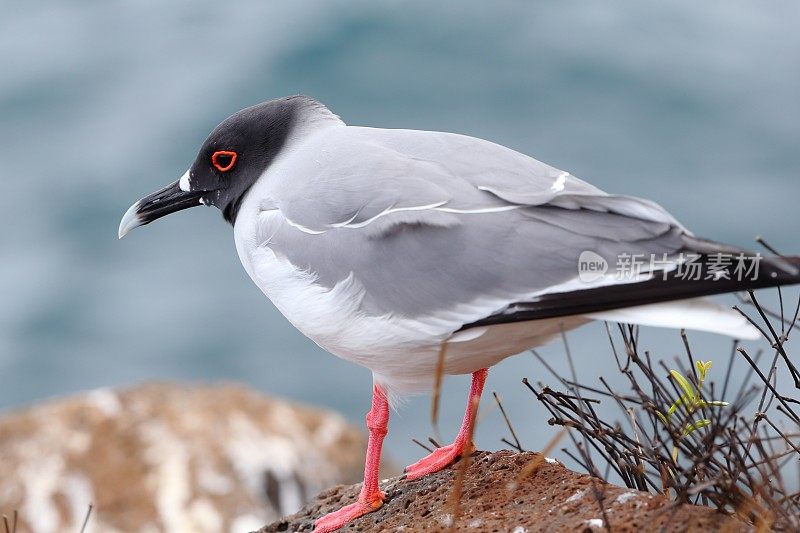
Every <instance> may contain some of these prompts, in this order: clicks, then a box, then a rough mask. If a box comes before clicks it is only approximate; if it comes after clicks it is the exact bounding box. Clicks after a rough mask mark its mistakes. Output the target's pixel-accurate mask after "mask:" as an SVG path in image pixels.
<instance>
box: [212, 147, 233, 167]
mask: <svg viewBox="0 0 800 533" xmlns="http://www.w3.org/2000/svg"><path fill="white" fill-rule="evenodd" d="M238 156H239V154H237V153H236V152H231V151H228V150H220V151H218V152H214V155H212V156H211V164H212V165H214V168H216V169H217V170H219V171H220V172H228V171H229V170H230V169H232V168H233V165H234V164H236V158H237V157H238Z"/></svg>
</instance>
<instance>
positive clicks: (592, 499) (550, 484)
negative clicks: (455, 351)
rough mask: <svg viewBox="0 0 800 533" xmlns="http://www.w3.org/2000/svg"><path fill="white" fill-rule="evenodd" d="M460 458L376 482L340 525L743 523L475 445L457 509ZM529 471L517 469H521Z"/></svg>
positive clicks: (529, 528) (303, 527)
mask: <svg viewBox="0 0 800 533" xmlns="http://www.w3.org/2000/svg"><path fill="white" fill-rule="evenodd" d="M461 466H462V463H460V462H459V463H456V464H455V465H453V466H451V467H450V468H448V469H445V470H443V471H441V472H439V473H437V474H433V475H430V476H427V477H425V478H423V479H419V480H416V481H412V482H407V481H403V480H401V478H392V479H389V480H386V481H385V482H383V483H382V484H381V487H382V488H383V490H385V491H386V495H387V500H386V503H385V504H384V505H383V507H381V508H380V509H379V510H377V511H375V512H374V513H371V514H368V515H366V516H363V517H361V518H359V519H358V520H355V521H353V522H352V523H350V524H348V525H347V526H345V527H343V528H342V529H341V530H340V531H341V532H342V533H348V532H355V531H358V532H368V531H481V532H484V531H485V532H498V533H499V532H511V533H523V532H530V533H532V532H534V531H583V532H591V531H604V530H605V531H614V532H635V531H668V532H673V531H726V532H735V531H748V527H747V526H746V525H744V524H743V523H741V522H739V521H737V520H736V519H734V518H731V517H729V516H726V515H723V514H721V513H718V512H715V511H714V510H712V509H709V508H706V507H699V506H694V505H676V504H674V503H673V502H672V501H670V500H669V499H668V498H666V497H664V496H660V495H653V494H648V493H645V492H638V491H634V490H630V489H625V488H622V487H617V486H614V485H610V484H607V483H603V482H602V481H599V480H597V479H594V478H591V477H590V476H587V475H583V474H578V473H575V472H572V471H571V470H568V469H567V468H565V467H564V466H563V465H561V464H560V463H558V462H557V461H554V460H552V459H545V458H544V457H542V456H541V455H539V454H535V453H512V452H509V451H499V452H495V453H489V452H476V453H475V454H473V456H472V457H471V459H470V462H469V465H468V469H467V471H466V473H465V474H463V476H464V477H463V484H462V487H463V490H462V495H461V498H460V503H459V505H458V509H457V510H456V509H455V506H454V504H453V498H452V497H451V494H452V492H453V487H454V485H456V484H457V477H458V476H459V475H461V474H460V473H459V469H460V468H461ZM526 468H527V472H530V474H529V475H527V476H524V475H521V473H522V472H524V471H526ZM358 490H359V485H349V486H337V487H334V488H331V489H329V490H326V491H324V492H322V493H321V494H320V495H319V496H317V498H316V500H314V501H312V502H311V503H310V504H308V505H307V506H306V507H305V508H303V510H301V511H300V512H298V513H297V514H294V515H292V516H288V517H286V518H284V519H283V520H280V521H278V522H274V523H272V524H270V525H267V526H266V527H264V528H262V529H261V530H260V531H259V533H272V532H278V531H281V532H283V531H311V530H312V529H313V524H314V520H315V519H316V518H318V517H320V516H322V515H324V514H325V513H328V512H330V511H334V510H336V509H338V508H339V507H341V506H342V505H345V504H348V503H351V502H353V501H354V500H355V499H356V496H357V495H358Z"/></svg>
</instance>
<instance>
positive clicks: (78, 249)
mask: <svg viewBox="0 0 800 533" xmlns="http://www.w3.org/2000/svg"><path fill="white" fill-rule="evenodd" d="M798 20H800V5H798V4H797V3H796V2H791V1H788V0H785V1H775V2H770V3H768V4H764V3H753V2H744V1H731V2H725V3H713V4H712V3H702V2H690V1H688V0H679V1H676V2H670V3H663V2H656V1H653V0H647V1H642V0H637V1H611V2H604V3H602V4H598V3H591V4H589V3H586V2H577V1H561V2H552V1H548V2H535V3H533V2H493V3H491V4H490V5H489V4H485V3H482V2H455V1H451V2H442V3H436V4H435V5H433V3H430V2H421V1H415V2H383V3H374V2H367V1H360V2H343V1H338V2H337V1H329V2H323V1H317V2H311V1H294V2H281V3H278V2H269V3H268V2H255V1H251V2H233V3H229V4H225V6H222V5H221V4H219V3H215V2H210V1H207V0H203V1H194V2H188V1H182V2H173V3H170V4H168V5H167V4H164V3H163V2H155V1H152V0H148V1H128V2H113V1H105V2H99V1H94V2H77V1H60V2H53V1H41V2H27V3H25V5H14V6H6V7H5V9H4V17H3V21H2V22H0V50H2V51H3V53H2V54H1V55H0V67H1V68H0V72H2V76H0V162H1V163H2V164H1V165H0V179H2V186H3V199H4V201H3V205H2V209H0V223H1V225H2V227H3V230H2V234H1V235H2V236H1V237H0V294H2V305H0V408H4V409H5V408H10V407H13V406H19V405H23V404H26V403H30V402H33V401H36V400H38V399H41V398H44V397H49V396H54V395H61V394H65V393H69V392H72V391H77V390H81V389H86V388H93V387H102V386H111V385H119V384H126V383H133V382H137V381H140V380H144V379H181V380H218V379H232V380H242V381H246V382H248V383H249V384H251V385H253V386H255V387H257V388H259V389H260V390H263V391H266V392H271V393H275V394H280V395H284V396H289V397H292V398H295V399H298V400H301V401H305V402H309V403H316V404H320V405H327V406H330V407H332V408H335V409H338V410H341V411H342V412H343V413H345V414H346V416H347V417H348V418H350V419H351V420H353V421H354V422H360V420H361V418H362V414H363V412H364V411H365V410H366V408H367V407H368V398H369V393H370V386H369V384H370V377H369V373H368V371H366V370H364V369H361V368H358V367H354V366H352V365H350V364H348V363H345V362H342V361H339V360H338V359H336V358H334V357H332V356H330V355H328V354H326V353H324V352H323V351H322V350H321V349H319V348H318V347H316V346H315V345H314V344H313V343H312V342H311V341H309V340H307V339H305V338H304V337H303V336H302V335H300V334H299V333H298V332H296V331H295V330H294V329H293V328H292V327H291V326H290V324H289V323H288V322H286V320H284V319H283V318H282V317H281V316H280V314H279V313H278V312H277V311H276V310H275V309H274V308H273V307H272V306H271V305H270V303H269V302H268V301H267V300H266V299H265V298H264V297H263V296H262V295H261V293H260V292H259V291H258V290H257V289H256V288H255V287H254V286H252V284H251V282H250V281H249V279H247V276H246V274H245V273H244V271H243V269H242V268H241V266H240V265H239V262H238V258H237V256H236V253H235V250H234V247H233V240H232V236H231V229H230V227H229V226H227V225H226V224H225V223H224V222H223V221H222V219H221V217H220V215H219V213H218V212H217V211H216V210H209V209H193V210H190V211H187V212H183V213H181V214H179V215H174V216H171V217H168V218H167V219H164V220H161V221H159V222H158V223H155V224H153V225H151V226H148V227H147V228H144V229H141V230H138V231H135V232H133V233H132V234H131V235H130V236H129V237H127V238H126V239H125V240H124V241H122V242H118V241H117V238H116V229H117V224H118V222H119V218H120V216H121V215H122V213H123V212H124V211H125V209H126V208H127V207H128V206H129V205H130V204H131V203H132V202H133V201H135V200H136V199H138V198H139V197H141V196H143V195H144V194H146V193H149V192H151V191H152V190H154V189H156V188H158V187H160V186H161V185H163V184H166V183H168V182H170V181H173V180H175V179H177V178H178V177H179V176H180V174H182V173H183V171H184V170H185V168H186V167H187V165H188V164H189V163H190V162H191V161H192V160H193V159H194V156H195V150H196V149H197V147H198V146H199V144H200V143H201V142H202V140H203V139H204V138H205V136H206V135H207V134H208V132H209V131H210V129H211V128H213V126H215V125H216V124H217V123H218V122H219V121H221V120H222V119H223V118H225V117H226V116H227V115H229V114H230V113H232V112H234V111H236V110H238V109H239V108H241V107H244V106H247V105H251V104H254V103H258V102H259V101H262V100H266V99H270V98H274V97H278V96H282V95H286V94H293V93H306V94H309V95H312V96H315V97H316V98H318V99H320V100H321V101H323V102H324V103H326V104H327V105H328V106H329V107H330V108H331V109H332V110H333V111H334V112H336V113H338V114H339V115H340V116H341V117H342V118H343V119H344V120H345V121H346V122H348V123H351V124H364V125H372V126H379V127H404V128H415V129H436V130H447V131H456V132H460V133H466V134H470V135H475V136H479V137H483V138H487V139H490V140H493V141H496V142H499V143H501V144H505V145H508V146H510V147H512V148H515V149H517V150H520V151H522V152H525V153H528V154H530V155H532V156H534V157H536V158H538V159H541V160H543V161H546V162H548V163H550V164H553V165H555V166H557V167H559V168H563V169H565V170H568V171H570V172H571V173H573V174H575V175H577V176H580V177H582V178H585V179H587V180H589V181H590V182H592V183H594V184H595V185H597V186H599V187H601V188H604V189H606V190H608V191H610V192H624V193H628V194H635V195H640V196H646V197H649V198H652V199H653V200H656V201H657V202H659V203H661V204H662V205H664V206H665V207H666V208H667V209H669V210H670V211H671V212H672V213H673V214H674V215H675V216H676V217H677V218H678V219H679V220H681V221H682V222H684V223H685V224H686V225H687V226H688V227H689V228H691V229H693V230H694V231H695V232H696V233H697V234H700V235H706V236H709V237H713V238H715V239H718V240H723V241H727V242H730V243H733V244H737V245H742V246H750V247H752V238H753V236H755V235H756V234H763V235H765V236H766V237H767V238H768V240H769V241H770V242H771V243H772V244H773V245H775V246H776V247H777V248H778V249H780V250H784V251H787V252H795V253H798V252H800V239H799V238H798V232H797V230H798V222H800V214H798V208H797V201H798V197H799V196H800V195H798V193H800V98H798V95H800V33H798V32H797V31H796V30H797V21H798ZM788 294H789V295H790V298H788V299H791V297H796V295H797V291H796V290H794V291H788ZM764 298H766V299H768V300H771V301H772V300H774V297H773V296H772V293H769V294H765V296H764ZM725 301H728V302H733V299H732V298H728V299H727V300H725ZM642 335H643V342H644V343H646V345H647V346H648V347H650V348H651V349H652V350H653V352H654V353H655V354H656V355H659V356H662V357H672V356H673V355H674V354H678V353H680V350H681V347H680V339H679V338H678V335H677V333H675V332H669V331H661V330H654V329H648V330H645V331H643V334H642ZM690 337H691V339H692V340H693V342H694V344H695V347H696V350H697V351H698V352H699V353H701V354H703V357H704V358H713V359H714V360H715V361H720V363H722V362H724V361H726V360H727V356H728V352H729V349H730V341H729V340H728V339H725V338H722V337H717V336H713V335H707V334H702V335H701V334H691V336H690ZM570 343H571V347H572V351H573V353H574V354H575V357H576V361H577V362H578V363H579V367H580V368H579V371H580V373H581V375H582V376H584V377H596V376H599V375H605V376H606V377H609V378H611V379H613V377H614V376H613V374H614V372H613V370H612V369H611V361H612V359H611V355H610V351H609V349H608V348H607V340H606V338H605V331H604V329H603V327H602V325H599V324H598V325H592V326H588V327H587V328H585V329H583V330H581V331H580V332H577V333H575V334H574V335H571V336H570ZM543 353H545V354H546V355H547V356H548V357H550V358H551V360H552V361H553V364H554V365H562V366H561V367H562V368H563V363H564V361H563V347H562V346H561V345H559V344H554V345H553V346H550V347H547V348H545V349H543ZM523 376H528V377H529V378H531V380H532V381H536V380H537V379H543V380H545V381H547V379H546V378H547V376H546V375H545V374H544V369H542V368H541V367H540V366H538V365H537V364H536V363H535V362H534V360H533V358H532V357H531V356H530V355H522V356H520V357H517V358H513V359H510V360H508V361H506V362H505V363H503V364H502V365H500V366H499V367H498V368H497V369H496V371H494V372H493V373H492V374H491V375H490V380H489V383H488V388H489V389H490V390H491V389H494V390H497V391H498V392H500V393H501V394H502V395H503V397H504V398H505V399H506V404H507V405H506V407H507V408H508V410H509V411H510V414H511V417H512V419H513V420H515V421H516V426H517V430H518V431H519V433H520V434H521V437H522V440H523V443H524V444H525V445H526V446H528V447H530V448H537V447H541V446H543V445H544V443H545V442H546V441H547V440H548V439H549V437H550V436H551V435H552V432H551V430H550V428H548V429H547V430H546V431H545V430H543V426H544V421H545V420H546V416H545V414H544V413H543V410H542V409H539V408H538V406H537V405H535V400H534V399H533V398H532V397H531V396H530V394H529V393H528V392H526V390H525V389H524V388H523V387H522V386H521V385H520V383H519V381H520V379H521V378H522V377H523ZM550 382H551V383H552V380H550ZM465 385H466V382H465V380H464V379H459V378H454V379H451V380H449V382H448V385H447V387H446V390H445V396H444V405H443V412H442V417H443V418H442V431H443V433H445V434H449V433H450V432H452V431H453V430H454V428H455V427H456V426H457V424H458V422H459V421H460V418H461V412H462V409H463V401H464V398H465V395H466V388H465ZM488 398H489V399H490V396H489V397H488ZM428 401H429V400H428V399H426V398H418V399H414V400H411V401H410V403H411V406H412V407H413V408H408V407H406V408H404V409H402V410H401V412H400V415H399V416H395V417H394V418H393V420H392V422H391V425H392V428H391V430H390V437H389V445H388V448H389V452H390V453H391V454H392V455H393V456H394V457H396V458H398V459H399V460H400V461H408V460H410V459H413V458H414V457H416V456H417V455H419V453H420V452H421V450H419V449H417V448H416V447H415V446H414V445H413V444H411V443H410V441H409V438H410V437H411V436H416V437H424V436H425V435H427V434H429V433H430V432H431V429H430V424H429V421H428V418H427V416H428V415H427V412H428ZM485 405H486V406H490V405H491V401H489V402H487V403H486V404H485ZM484 412H485V416H483V417H482V422H481V427H480V431H479V445H481V446H482V447H488V448H493V447H500V446H501V444H500V442H499V437H500V435H501V432H502V431H503V423H502V419H501V418H500V417H499V415H498V413H497V411H496V409H494V410H493V409H489V408H487V409H485V411H484Z"/></svg>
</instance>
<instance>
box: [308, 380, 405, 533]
mask: <svg viewBox="0 0 800 533" xmlns="http://www.w3.org/2000/svg"><path fill="white" fill-rule="evenodd" d="M388 427H389V402H388V401H387V400H386V394H385V393H384V392H383V390H382V389H381V388H380V387H379V386H378V385H374V386H373V387H372V408H371V409H370V410H369V413H367V428H369V441H368V442H367V459H366V462H365V464H364V484H363V485H361V494H359V495H358V501H356V503H351V504H350V505H346V506H344V507H342V508H341V509H339V510H338V511H334V512H332V513H329V514H326V515H325V516H323V517H322V518H320V519H319V520H317V521H316V522H315V523H314V533H328V532H330V531H336V530H337V529H339V528H340V527H342V526H343V525H345V524H347V523H348V522H350V521H351V520H355V519H356V518H358V517H359V516H362V515H365V514H367V513H369V512H372V511H374V510H376V509H379V508H380V506H381V505H383V499H384V497H385V494H384V493H383V492H381V490H380V489H379V488H378V467H379V466H380V462H381V446H382V445H383V437H385V436H386V432H387V431H388Z"/></svg>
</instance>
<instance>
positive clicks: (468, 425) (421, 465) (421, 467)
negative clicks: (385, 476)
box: [405, 368, 489, 480]
mask: <svg viewBox="0 0 800 533" xmlns="http://www.w3.org/2000/svg"><path fill="white" fill-rule="evenodd" d="M488 374H489V370H488V369H486V368H483V369H481V370H478V371H477V372H473V373H472V385H471V386H470V389H469V399H468V400H467V411H466V413H464V422H462V424H461V429H460V430H459V431H458V436H457V437H456V440H455V441H454V442H453V444H450V445H448V446H443V447H441V448H437V449H436V450H434V451H433V453H432V454H430V455H428V456H427V457H424V458H422V459H420V460H419V461H417V462H416V463H414V464H413V465H410V466H407V467H406V470H405V473H406V479H408V480H412V479H419V478H421V477H423V476H427V475H428V474H432V473H433V472H438V471H439V470H441V469H443V468H445V467H446V466H448V465H450V463H452V462H453V461H455V460H456V459H457V458H458V457H459V456H460V455H462V454H464V453H471V452H472V449H473V448H474V444H473V443H472V431H473V430H474V429H475V416H476V415H477V413H478V404H479V403H480V401H481V393H482V392H483V384H484V383H485V382H486V376H487V375H488Z"/></svg>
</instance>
